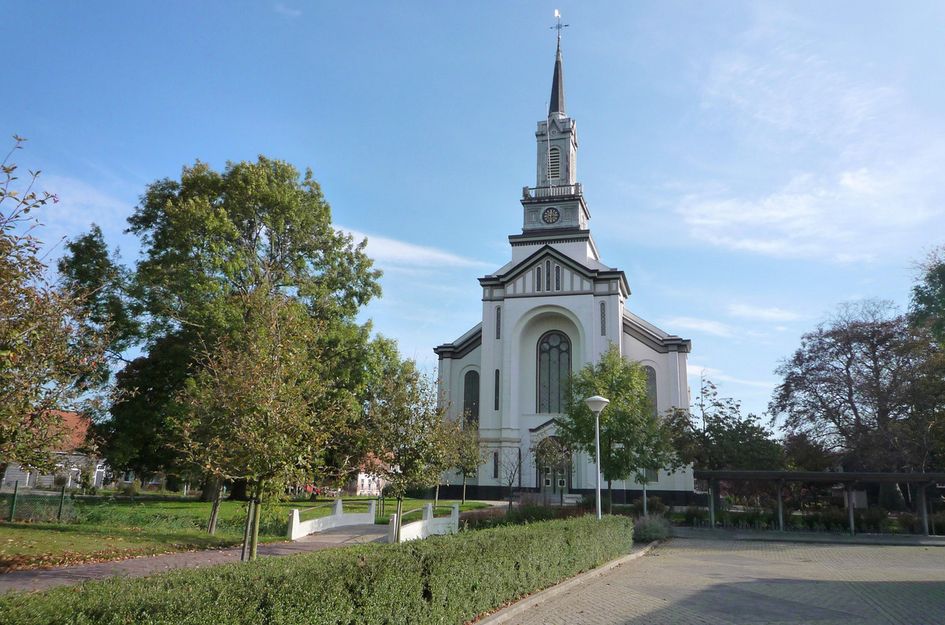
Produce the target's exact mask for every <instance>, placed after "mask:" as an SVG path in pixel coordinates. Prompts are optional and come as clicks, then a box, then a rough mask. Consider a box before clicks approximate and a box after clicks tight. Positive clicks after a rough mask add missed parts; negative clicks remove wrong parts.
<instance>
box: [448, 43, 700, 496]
mask: <svg viewBox="0 0 945 625" xmlns="http://www.w3.org/2000/svg"><path fill="white" fill-rule="evenodd" d="M535 137H536V140H537V141H536V143H537V145H536V156H537V158H536V162H537V181H536V186H535V187H525V188H523V189H522V198H521V203H522V232H521V234H513V235H511V236H509V243H510V244H511V253H512V254H511V255H512V258H511V260H510V261H509V262H508V263H507V264H506V265H504V266H503V267H501V268H499V269H497V270H496V271H495V272H494V273H490V274H489V275H486V276H483V277H482V278H480V279H479V283H480V285H481V286H482V322H481V323H479V324H477V325H476V326H475V327H473V328H471V329H469V331H467V332H466V333H465V334H463V335H462V336H460V337H459V338H457V339H456V340H454V341H452V342H449V343H444V344H442V345H439V346H438V347H436V348H435V349H434V351H435V353H436V354H437V355H438V357H439V384H440V393H441V396H442V397H443V398H444V400H445V401H446V402H447V403H448V406H449V408H448V410H449V416H450V417H451V418H454V419H460V418H464V419H467V420H468V421H469V422H470V423H478V427H479V435H480V441H481V445H482V447H483V459H484V463H483V465H482V466H480V469H479V471H478V474H477V475H476V476H475V477H473V478H471V479H470V480H469V482H468V484H469V487H468V492H469V495H470V496H471V497H479V498H501V497H504V496H505V494H506V493H507V489H508V485H509V482H510V481H514V488H515V489H516V490H517V491H519V492H529V491H530V492H536V493H542V495H543V496H549V495H550V496H552V497H553V498H554V499H558V498H559V497H561V496H563V495H564V496H567V497H568V498H569V499H573V498H574V497H575V496H579V495H581V494H587V493H592V492H593V489H594V484H595V465H594V464H593V463H592V462H591V459H590V457H589V456H588V455H586V454H580V453H579V454H576V455H575V456H574V457H573V458H572V461H571V466H570V468H567V467H565V468H560V469H559V468H551V467H539V466H536V465H535V462H534V461H533V460H531V457H532V454H531V453H530V450H531V449H533V447H534V446H535V445H536V444H537V443H538V442H539V441H541V440H542V439H544V438H546V437H548V436H554V434H555V418H556V417H560V416H561V412H562V410H563V409H564V406H565V403H566V400H565V393H566V388H567V380H568V377H569V376H570V375H571V374H572V373H573V372H577V371H578V370H579V369H581V367H583V366H584V365H585V364H587V363H590V362H596V361H597V360H598V359H599V357H600V356H601V354H602V353H604V352H605V351H606V350H607V348H608V347H609V345H610V344H611V343H615V344H617V345H618V346H619V347H620V352H621V353H622V354H623V356H624V357H625V358H627V359H630V360H633V361H637V362H639V363H640V364H641V365H643V366H644V367H645V370H646V372H647V375H648V378H649V380H648V382H649V392H650V395H651V400H652V401H653V403H654V405H655V406H656V408H657V410H658V411H659V413H660V414H663V413H665V412H666V411H668V410H670V409H672V408H682V409H688V408H689V389H688V385H687V380H686V358H687V355H688V353H689V351H690V346H691V344H690V341H689V340H686V339H683V338H680V337H678V336H675V335H673V334H670V333H668V332H665V331H663V330H661V329H659V328H657V327H656V326H655V325H653V324H651V323H649V322H647V321H645V320H643V319H641V318H640V317H638V316H637V315H635V314H633V313H632V312H631V310H630V307H629V304H628V302H629V299H630V293H631V291H630V284H629V282H628V281H627V276H626V274H624V272H623V271H621V270H619V269H617V268H614V267H610V266H608V265H606V264H605V263H604V262H602V260H601V255H600V253H599V251H598V248H597V245H596V244H595V242H594V238H593V236H592V234H591V230H590V218H591V214H590V211H589V209H588V206H587V204H586V202H585V199H584V190H583V188H582V186H581V183H580V182H578V178H577V151H578V135H577V125H576V123H575V121H574V120H573V119H571V118H570V117H569V116H568V115H567V113H566V112H565V98H564V78H563V70H562V57H561V45H560V39H559V43H558V50H557V53H556V58H555V66H554V76H553V79H552V85H551V101H550V106H549V111H548V118H547V119H546V120H542V121H540V122H539V123H538V130H537V131H536V133H535ZM516 458H522V459H523V460H522V462H521V465H520V466H521V470H520V471H518V472H517V475H516V474H515V473H516V472H515V471H514V469H513V467H511V466H510V463H512V464H514V462H515V459H516ZM510 470H511V472H510ZM648 478H649V480H648V482H649V483H648V484H647V490H648V494H650V495H658V496H660V497H661V498H663V500H664V501H665V502H666V503H673V504H677V505H681V504H684V503H686V502H688V501H689V500H690V498H691V496H692V492H693V478H692V470H691V468H684V469H682V470H677V471H676V472H675V473H667V472H666V471H662V470H660V471H658V472H654V474H653V475H651V476H648ZM450 482H451V484H456V482H455V481H453V479H451V480H450ZM605 487H606V485H605ZM613 488H614V501H615V503H619V502H623V501H632V500H633V499H635V498H637V497H639V496H640V493H641V492H642V488H643V486H642V484H638V483H636V482H634V481H632V480H628V481H626V482H615V483H614V484H613Z"/></svg>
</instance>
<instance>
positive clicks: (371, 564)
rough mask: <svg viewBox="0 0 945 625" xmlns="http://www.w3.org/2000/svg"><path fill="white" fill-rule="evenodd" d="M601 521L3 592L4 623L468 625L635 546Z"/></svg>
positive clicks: (622, 522) (625, 532) (616, 521)
mask: <svg viewBox="0 0 945 625" xmlns="http://www.w3.org/2000/svg"><path fill="white" fill-rule="evenodd" d="M632 542H633V526H632V522H631V520H630V519H628V518H623V517H605V518H604V519H603V521H601V522H598V521H596V520H595V519H594V518H593V517H589V516H588V517H582V518H574V519H564V520H557V521H546V522H541V523H532V524H528V525H521V526H509V527H499V528H495V529H488V530H481V531H474V532H462V533H460V534H458V535H456V536H443V537H434V538H428V539H426V540H422V541H416V542H411V543H405V544H402V545H364V546H359V547H349V548H344V549H335V550H330V551H322V552H316V553H311V554H304V555H296V556H289V557H281V558H264V559H262V560H260V561H258V562H255V563H253V564H245V565H241V564H225V565H220V566H213V567H206V568H199V569H189V570H183V571H175V572H172V573H165V574H161V575H154V576H151V577H147V578H139V579H113V580H108V581H101V582H88V583H85V584H82V585H79V586H72V587H65V588H57V589H54V590H50V591H47V592H43V593H35V594H26V593H15V594H12V595H5V596H2V597H0V623H3V624H4V625H51V624H63V625H64V624H70V625H98V624H106V623H107V624H109V625H118V624H128V625H131V624H135V625H137V624H139V623H140V624H149V625H150V624H154V625H156V624H161V623H167V624H171V623H173V624H174V625H211V624H213V625H233V624H237V623H238V624H250V623H252V624H263V623H265V624H284V625H296V624H323V623H324V624H339V625H341V624H344V625H362V624H364V625H367V624H378V625H380V624H385V625H395V624H404V625H419V624H423V623H439V624H447V623H457V624H459V623H463V622H464V621H467V620H469V619H472V618H473V617H475V616H476V615H478V614H481V613H483V612H487V611H489V610H492V609H494V608H496V607H498V606H500V605H502V604H504V603H506V602H508V601H511V600H513V599H515V598H517V597H521V596H523V595H526V594H528V593H531V592H534V591H536V590H539V589H541V588H545V587H547V586H550V585H552V584H554V583H556V582H558V581H560V580H562V579H565V578H567V577H570V576H572V575H575V574H577V573H580V572H581V571H585V570H588V569H592V568H594V567H596V566H599V565H600V564H603V563H604V562H607V561H609V560H612V559H614V558H617V557H619V556H621V555H623V554H625V553H627V552H629V550H630V546H631V544H632Z"/></svg>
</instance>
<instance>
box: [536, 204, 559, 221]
mask: <svg viewBox="0 0 945 625" xmlns="http://www.w3.org/2000/svg"><path fill="white" fill-rule="evenodd" d="M559 219H561V213H560V212H559V211H558V209H557V208H555V207H553V206H552V207H551V208H546V209H545V210H544V212H543V213H542V214H541V220H542V221H543V222H545V223H546V224H553V223H557V221H558V220H559Z"/></svg>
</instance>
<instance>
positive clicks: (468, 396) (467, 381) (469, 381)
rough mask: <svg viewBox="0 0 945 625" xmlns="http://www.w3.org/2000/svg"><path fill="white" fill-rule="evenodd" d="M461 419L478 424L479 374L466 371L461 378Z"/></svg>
mask: <svg viewBox="0 0 945 625" xmlns="http://www.w3.org/2000/svg"><path fill="white" fill-rule="evenodd" d="M463 418H464V419H466V422H467V423H479V372H478V371H467V372H466V376H465V377H464V378H463Z"/></svg>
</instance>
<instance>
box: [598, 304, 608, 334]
mask: <svg viewBox="0 0 945 625" xmlns="http://www.w3.org/2000/svg"><path fill="white" fill-rule="evenodd" d="M600 335H601V336H607V305H606V304H604V302H601V303H600Z"/></svg>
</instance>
